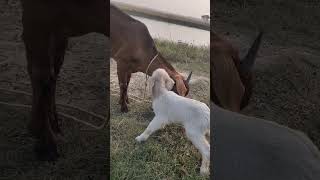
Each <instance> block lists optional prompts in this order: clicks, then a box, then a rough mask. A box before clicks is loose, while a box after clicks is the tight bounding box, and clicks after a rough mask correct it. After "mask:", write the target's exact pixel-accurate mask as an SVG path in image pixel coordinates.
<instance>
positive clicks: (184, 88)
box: [171, 71, 192, 96]
mask: <svg viewBox="0 0 320 180" xmlns="http://www.w3.org/2000/svg"><path fill="white" fill-rule="evenodd" d="M191 75H192V71H191V72H190V74H189V75H188V77H187V79H186V80H185V79H184V78H183V77H182V76H180V77H177V78H176V81H175V84H174V85H173V87H172V89H171V91H173V92H175V93H176V94H179V95H180V96H187V95H188V93H189V82H190V79H191Z"/></svg>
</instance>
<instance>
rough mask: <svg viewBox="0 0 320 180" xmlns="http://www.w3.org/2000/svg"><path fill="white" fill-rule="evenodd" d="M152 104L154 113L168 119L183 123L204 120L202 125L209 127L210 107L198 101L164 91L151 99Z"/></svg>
mask: <svg viewBox="0 0 320 180" xmlns="http://www.w3.org/2000/svg"><path fill="white" fill-rule="evenodd" d="M152 106H153V110H154V112H155V114H156V115H159V116H165V118H167V119H168V120H169V121H175V122H178V123H182V124H185V123H186V122H192V121H202V120H204V121H205V122H204V124H203V125H207V127H209V123H210V122H209V121H210V109H209V107H208V106H207V105H206V104H205V103H202V102H200V101H196V100H194V99H190V98H186V97H182V96H179V95H177V94H175V93H174V92H172V91H166V92H164V93H163V94H162V95H160V96H159V97H158V98H157V99H155V100H154V101H153V103H152Z"/></svg>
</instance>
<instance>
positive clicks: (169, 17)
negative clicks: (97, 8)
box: [111, 1, 210, 31]
mask: <svg viewBox="0 0 320 180" xmlns="http://www.w3.org/2000/svg"><path fill="white" fill-rule="evenodd" d="M111 4H113V5H115V6H116V7H118V8H120V9H121V10H123V11H125V12H127V13H129V14H130V15H134V16H140V17H145V18H149V19H154V20H158V21H164V22H168V23H172V24H177V25H182V26H187V27H193V28H197V29H202V30H206V31H210V22H209V21H204V20H202V19H200V18H199V19H198V18H193V17H187V16H181V15H177V14H172V13H169V12H163V11H157V10H154V9H150V8H145V7H141V6H134V5H131V4H127V3H122V2H114V1H111Z"/></svg>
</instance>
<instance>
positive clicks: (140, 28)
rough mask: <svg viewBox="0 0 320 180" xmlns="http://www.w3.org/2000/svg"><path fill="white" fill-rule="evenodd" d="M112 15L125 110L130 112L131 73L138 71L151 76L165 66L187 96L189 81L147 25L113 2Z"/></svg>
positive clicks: (179, 91) (114, 53)
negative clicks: (179, 71) (128, 92)
mask: <svg viewBox="0 0 320 180" xmlns="http://www.w3.org/2000/svg"><path fill="white" fill-rule="evenodd" d="M110 15H111V17H110V28H111V29H110V33H111V46H112V48H111V56H112V58H114V59H115V60H116V61H117V73H118V79H119V86H120V101H119V103H120V105H121V111H122V112H127V111H128V107H127V103H129V101H128V94H127V90H128V86H129V82H130V78H131V74H132V73H135V72H143V73H147V74H148V75H149V76H151V75H152V72H153V71H154V70H156V69H158V68H163V69H165V70H166V71H167V72H168V74H169V76H170V77H171V78H172V79H173V80H174V81H175V86H174V88H173V91H175V92H176V93H177V94H179V95H181V96H186V95H187V94H188V91H189V86H188V82H187V80H185V78H184V77H183V76H182V75H181V74H180V73H178V72H177V71H176V70H175V69H174V68H173V66H171V64H170V63H169V62H168V61H167V60H166V59H165V58H164V57H163V56H162V55H161V54H160V53H159V52H158V50H157V48H156V46H155V44H154V41H153V39H152V37H151V36H150V33H149V31H148V29H147V27H146V26H145V25H144V24H143V23H142V22H140V21H138V20H135V19H134V18H132V17H130V16H129V15H127V14H125V13H123V12H122V11H121V10H119V9H118V8H116V7H114V6H113V5H110ZM148 67H149V68H148ZM190 75H191V73H190ZM190 75H189V77H188V78H187V79H189V80H190Z"/></svg>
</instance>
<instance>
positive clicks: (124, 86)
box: [117, 62, 128, 112]
mask: <svg viewBox="0 0 320 180" xmlns="http://www.w3.org/2000/svg"><path fill="white" fill-rule="evenodd" d="M127 70H128V68H127V67H126V66H125V65H124V64H122V63H120V62H119V64H117V73H118V80H119V86H120V99H119V104H120V106H121V112H128V105H127V102H126V98H127V96H128V94H127V91H128V72H127Z"/></svg>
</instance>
